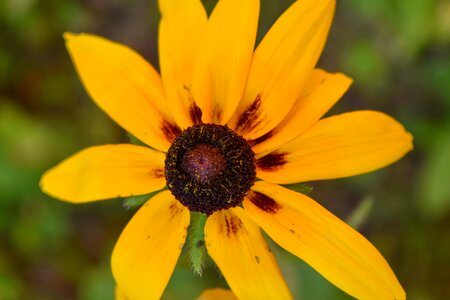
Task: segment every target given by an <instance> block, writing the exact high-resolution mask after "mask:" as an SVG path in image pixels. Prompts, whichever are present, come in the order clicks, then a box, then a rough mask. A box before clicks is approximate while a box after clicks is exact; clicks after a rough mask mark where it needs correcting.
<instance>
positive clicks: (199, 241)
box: [187, 212, 208, 276]
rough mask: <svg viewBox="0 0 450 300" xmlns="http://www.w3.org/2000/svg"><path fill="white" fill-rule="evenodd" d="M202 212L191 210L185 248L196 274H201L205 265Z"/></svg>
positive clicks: (203, 217)
mask: <svg viewBox="0 0 450 300" xmlns="http://www.w3.org/2000/svg"><path fill="white" fill-rule="evenodd" d="M207 218H208V217H207V215H206V214H204V213H197V212H191V224H190V225H189V229H188V238H187V247H188V248H187V249H188V251H189V262H190V265H191V267H192V270H193V271H194V273H195V274H197V275H198V276H202V273H203V268H204V266H205V258H206V255H207V254H206V247H205V235H204V228H205V223H206V219H207Z"/></svg>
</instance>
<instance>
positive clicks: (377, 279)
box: [41, 0, 412, 300]
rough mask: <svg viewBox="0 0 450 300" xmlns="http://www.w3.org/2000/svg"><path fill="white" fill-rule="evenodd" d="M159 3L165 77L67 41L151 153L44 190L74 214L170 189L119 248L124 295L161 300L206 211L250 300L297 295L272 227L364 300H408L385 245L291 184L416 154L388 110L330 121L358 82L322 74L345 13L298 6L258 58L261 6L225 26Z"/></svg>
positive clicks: (225, 18)
mask: <svg viewBox="0 0 450 300" xmlns="http://www.w3.org/2000/svg"><path fill="white" fill-rule="evenodd" d="M159 6H160V10H161V13H162V19H161V23H160V27H159V55H160V67H161V77H160V76H159V74H158V73H157V72H156V71H155V69H154V68H153V67H152V66H151V65H150V64H149V63H147V62H146V61H145V60H144V59H143V58H142V57H141V56H139V55H138V54H136V53H135V52H133V51H132V50H131V49H129V48H127V47H125V46H122V45H120V44H117V43H114V42H111V41H109V40H106V39H104V38H101V37H97V36H94V35H89V34H79V35H75V34H71V33H67V34H65V39H66V43H67V48H68V50H69V53H70V55H71V57H72V60H73V62H74V64H75V67H76V69H77V71H78V74H79V76H80V78H81V81H82V82H83V84H84V86H85V88H86V90H87V91H88V93H89V94H90V96H91V97H92V99H93V100H94V101H95V102H96V103H97V104H98V105H99V106H100V107H101V108H102V109H103V110H104V111H105V112H106V113H107V114H108V115H109V116H110V117H111V118H112V119H113V120H114V121H116V122H117V123H118V124H119V125H120V126H122V127H123V128H124V129H125V130H127V131H129V132H130V133H132V134H133V135H134V136H135V137H137V138H138V139H139V140H141V141H142V142H143V143H145V144H147V145H148V146H150V147H144V146H137V145H131V144H120V145H104V146H96V147H91V148H88V149H85V150H83V151H81V152H79V153H77V154H75V155H74V156H72V157H70V158H68V159H67V160H65V161H63V162H62V163H60V164H59V165H57V166H56V167H54V168H53V169H51V170H49V171H47V172H46V173H45V174H44V175H43V178H42V180H41V187H42V190H43V191H44V192H46V193H47V194H49V195H51V196H53V197H55V198H59V199H61V200H65V201H69V202H73V203H83V202H89V201H95V200H102V199H108V198H115V197H126V196H130V195H143V194H147V193H152V192H155V191H159V190H161V189H163V188H164V187H165V186H166V185H167V187H168V189H169V190H163V191H161V192H160V193H158V194H157V195H156V196H154V197H153V198H151V199H150V200H149V201H148V202H147V203H146V204H144V205H143V206H142V207H141V208H140V209H139V210H138V212H137V213H136V214H135V215H134V217H133V218H132V219H131V221H130V222H129V223H128V225H127V226H126V228H125V229H124V231H123V232H122V234H121V236H120V238H119V240H118V242H117V244H116V246H115V249H114V251H113V255H112V271H113V275H114V278H115V280H116V283H117V285H118V287H119V288H120V290H121V291H122V292H123V294H124V295H125V296H126V297H127V298H128V299H133V300H134V299H157V298H159V297H160V296H161V294H162V293H163V291H164V289H165V286H166V285H167V282H168V281H169V278H170V276H171V274H172V272H173V269H174V267H175V264H176V262H177V260H178V257H179V255H180V252H181V248H182V246H183V244H184V242H185V238H186V232H187V227H188V226H189V222H190V211H199V212H204V213H206V214H207V215H208V219H207V221H206V225H205V229H204V230H205V243H206V248H207V251H208V253H209V255H210V256H211V257H212V259H213V260H214V261H215V263H216V264H217V265H218V267H219V268H220V270H221V271H222V273H223V275H224V277H225V279H226V280H227V282H228V284H229V286H230V288H231V289H232V290H233V292H234V294H235V295H236V296H237V297H238V298H239V299H290V298H291V294H290V291H289V289H288V287H287V285H286V283H285V281H284V279H283V276H282V274H281V272H280V270H279V268H278V265H277V263H276V261H275V259H274V257H273V255H272V253H271V251H270V250H269V248H268V246H267V244H266V242H265V240H264V238H263V236H262V235H261V228H262V229H263V230H264V231H265V232H266V233H267V234H268V235H269V236H270V237H271V238H272V239H273V240H274V241H275V242H276V243H278V244H279V245H280V246H281V247H283V248H284V249H286V250H287V251H289V252H291V253H293V254H294V255H296V256H298V257H299V258H301V259H303V260H304V261H305V262H307V263H308V264H309V265H311V266H312V267H313V268H314V269H316V270H317V271H318V272H320V273H321V274H322V275H323V276H324V277H325V278H327V279H328V280H329V281H330V282H332V283H333V284H335V285H336V286H337V287H339V288H340V289H342V290H343V291H345V292H347V293H348V294H350V295H352V296H353V297H355V298H359V299H404V298H405V293H404V291H403V289H402V287H401V285H400V284H399V282H398V280H397V278H396V277H395V275H394V273H393V272H392V270H391V268H390V267H389V265H388V264H387V262H386V261H385V260H384V258H383V257H382V256H381V254H380V253H379V252H378V251H377V250H376V249H375V247H374V246H373V245H371V244H370V243H369V242H368V241H367V240H366V239H365V238H364V237H363V236H362V235H360V234H359V233H358V232H356V231H355V230H353V229H352V228H351V227H350V226H348V225H346V224H345V223H344V222H343V221H341V220H340V219H338V218H337V217H336V216H334V215H333V214H331V213H330V212H328V211H327V210H326V209H324V208H323V207H322V206H320V205H319V204H318V203H316V202H315V201H314V200H312V199H310V198H309V197H308V196H306V195H303V194H300V193H297V192H294V191H292V190H289V189H287V188H285V187H282V186H281V185H280V184H289V183H297V182H305V181H312V180H322V179H333V178H341V177H347V176H352V175H357V174H361V173H365V172H369V171H373V170H376V169H379V168H381V167H384V166H386V165H389V164H391V163H393V162H394V161H396V160H398V159H400V158H401V157H402V156H404V155H405V154H406V153H407V152H408V151H410V150H411V149H412V136H411V135H410V134H409V133H407V132H406V131H405V129H404V128H403V126H402V125H401V124H399V123H398V122H397V121H395V120H394V119H392V118H391V117H389V116H387V115H385V114H383V113H381V112H375V111H355V112H349V113H344V114H340V115H336V116H332V117H326V118H322V117H323V115H324V114H325V113H326V112H327V111H328V110H329V109H330V108H331V106H333V105H334V104H335V103H336V102H337V101H338V99H339V98H340V97H341V96H342V95H343V94H344V92H345V91H346V90H347V89H348V87H349V86H350V84H351V79H350V78H348V77H347V76H345V75H344V74H341V73H328V72H326V71H324V70H321V69H317V68H315V65H316V62H317V60H318V58H319V55H320V53H321V51H322V48H323V46H324V43H325V40H326V37H327V34H328V31H329V28H330V24H331V21H332V17H333V13H334V8H335V1H334V0H333V1H332V0H301V1H296V2H295V3H293V4H292V6H291V7H289V8H288V9H287V10H286V12H284V13H283V15H282V16H281V17H280V18H279V19H278V20H277V21H276V23H275V24H274V25H273V26H272V28H271V29H270V30H269V32H268V33H267V34H266V36H265V37H264V39H263V40H262V41H261V42H260V43H259V45H258V46H257V47H256V50H254V44H255V37H256V30H257V21H258V14H259V1H258V0H247V1H238V0H220V1H219V2H218V4H217V5H216V7H215V9H214V11H213V12H212V14H211V16H210V17H209V18H208V17H207V15H206V13H205V10H204V8H203V6H202V4H201V2H200V1H199V0H160V1H159ZM166 153H167V154H166ZM255 178H258V179H259V180H257V181H256V180H255Z"/></svg>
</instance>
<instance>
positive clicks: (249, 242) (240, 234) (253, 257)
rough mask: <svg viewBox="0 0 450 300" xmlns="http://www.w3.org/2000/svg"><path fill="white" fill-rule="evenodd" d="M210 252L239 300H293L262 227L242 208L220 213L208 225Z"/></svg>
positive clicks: (206, 240) (207, 236) (207, 245)
mask: <svg viewBox="0 0 450 300" xmlns="http://www.w3.org/2000/svg"><path fill="white" fill-rule="evenodd" d="M205 243H206V248H207V249H208V253H209V255H210V256H211V258H212V259H213V260H214V261H215V263H216V264H217V266H218V267H219V268H220V270H221V271H222V274H223V275H224V276H225V279H226V280H227V282H228V285H229V286H230V288H231V290H232V291H233V292H234V294H235V295H236V296H237V298H239V299H292V297H291V294H290V292H289V289H288V288H287V286H286V283H285V281H284V279H283V276H282V274H281V272H280V270H279V268H278V264H277V263H276V261H275V258H274V256H273V255H272V252H271V251H270V249H269V247H268V246H267V244H266V242H265V241H264V238H263V237H262V235H261V232H260V229H259V227H258V226H257V225H256V224H254V223H253V222H252V221H251V220H249V219H248V217H247V216H246V214H245V212H244V211H243V210H242V208H240V207H236V208H231V209H228V210H224V211H218V212H216V213H214V214H213V215H211V216H210V217H209V218H208V220H207V221H206V225H205Z"/></svg>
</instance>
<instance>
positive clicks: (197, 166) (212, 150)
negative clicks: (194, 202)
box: [181, 144, 226, 184]
mask: <svg viewBox="0 0 450 300" xmlns="http://www.w3.org/2000/svg"><path fill="white" fill-rule="evenodd" d="M225 167H226V161H225V158H224V156H223V154H222V152H220V149H219V148H216V147H213V146H211V145H208V144H199V145H197V146H195V148H194V149H191V150H188V151H186V153H185V154H184V157H183V159H182V161H181V168H182V169H183V170H184V171H185V172H187V173H188V174H189V175H191V177H192V178H193V179H194V180H195V181H199V182H201V183H203V184H205V183H208V182H209V181H210V180H211V179H213V178H214V177H216V176H217V175H219V174H220V173H221V172H222V171H223V170H224V169H225Z"/></svg>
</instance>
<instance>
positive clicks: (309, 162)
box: [256, 111, 412, 183]
mask: <svg viewBox="0 0 450 300" xmlns="http://www.w3.org/2000/svg"><path fill="white" fill-rule="evenodd" d="M411 149H412V136H411V134H409V133H408V132H406V131H405V129H404V128H403V126H402V125H401V124H400V123H398V122H397V121H396V120H394V119H393V118H391V117H389V116H388V115H385V114H383V113H380V112H376V111H355V112H350V113H345V114H341V115H337V116H333V117H329V118H325V119H322V120H321V121H319V122H318V123H317V124H316V125H314V126H313V127H312V128H311V129H309V130H308V131H306V132H305V134H303V135H301V136H299V137H298V138H295V139H294V140H293V141H292V142H290V143H288V144H286V145H284V146H282V147H280V148H278V149H277V150H276V151H274V152H272V153H270V154H268V155H265V156H263V157H259V158H258V159H257V161H256V165H257V176H258V177H259V178H261V179H264V180H266V181H270V182H274V183H294V182H302V181H310V180H320V179H332V178H341V177H346V176H352V175H357V174H361V173H366V172H370V171H373V170H376V169H379V168H382V167H384V166H387V165H389V164H391V163H393V162H395V161H397V160H398V159H400V158H401V157H403V156H404V155H405V154H406V153H407V152H409V151H410V150H411Z"/></svg>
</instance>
